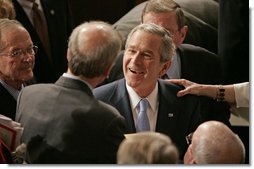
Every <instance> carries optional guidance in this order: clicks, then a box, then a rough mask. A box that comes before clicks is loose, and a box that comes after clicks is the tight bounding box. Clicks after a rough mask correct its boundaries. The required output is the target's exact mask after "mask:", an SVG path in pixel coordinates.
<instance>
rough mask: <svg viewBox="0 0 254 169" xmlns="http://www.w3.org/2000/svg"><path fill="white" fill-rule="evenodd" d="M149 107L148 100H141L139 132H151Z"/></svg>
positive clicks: (138, 122) (138, 121)
mask: <svg viewBox="0 0 254 169" xmlns="http://www.w3.org/2000/svg"><path fill="white" fill-rule="evenodd" d="M148 105H149V102H148V100H147V99H141V100H140V101H139V113H138V120H137V132H141V131H149V130H150V124H149V119H148V116H147V108H148Z"/></svg>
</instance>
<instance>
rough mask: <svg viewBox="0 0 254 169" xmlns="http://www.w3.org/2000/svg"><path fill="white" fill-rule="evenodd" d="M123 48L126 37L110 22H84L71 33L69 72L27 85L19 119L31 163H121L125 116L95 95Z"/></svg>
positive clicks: (18, 105)
mask: <svg viewBox="0 0 254 169" xmlns="http://www.w3.org/2000/svg"><path fill="white" fill-rule="evenodd" d="M120 48H121V38H120V37H119V34H118V33H117V32H116V31H115V30H114V29H113V28H112V26H111V25H109V24H106V23H104V22H98V21H97V22H95V21H93V22H85V23H83V24H81V25H80V26H78V27H77V28H75V29H74V30H73V33H72V34H71V36H70V39H69V48H68V52H67V59H68V63H69V64H68V65H69V68H68V71H67V73H64V74H63V75H62V76H61V77H60V78H59V79H58V80H57V82H56V83H55V84H35V85H30V86H27V87H25V88H24V90H22V92H21V93H20V95H19V99H18V102H17V115H16V121H18V122H20V123H21V125H22V126H23V127H24V132H23V135H22V142H23V143H25V144H26V145H27V152H26V155H27V157H26V161H27V162H28V163H38V164H42V163H46V164H49V163H55V164H63V163H67V164H68V163H69V164H73V163H76V164H101V163H102V164H107V163H111V164H112V163H116V153H117V150H118V146H119V145H120V143H121V141H122V140H123V139H124V138H125V137H124V130H125V124H124V118H123V117H122V116H121V115H120V113H119V112H118V111H117V110H116V109H115V108H113V107H112V106H110V105H107V104H105V103H103V102H101V101H98V100H97V99H95V98H94V96H93V93H92V88H93V87H95V86H96V85H97V84H98V83H99V82H101V81H103V80H104V79H105V77H106V76H107V75H108V74H109V71H110V69H111V68H112V63H113V62H114V60H115V58H116V56H117V52H118V51H119V50H120ZM102 60H103V62H102ZM33 96H36V97H33Z"/></svg>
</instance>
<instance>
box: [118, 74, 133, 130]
mask: <svg viewBox="0 0 254 169" xmlns="http://www.w3.org/2000/svg"><path fill="white" fill-rule="evenodd" d="M117 85H118V87H117V91H116V94H117V97H116V98H117V99H116V100H115V101H114V102H115V103H114V104H115V107H116V108H117V109H118V110H119V112H120V113H121V114H122V115H123V116H124V117H125V120H126V130H127V133H135V132H136V128H135V125H134V120H133V115H132V110H131V105H130V99H129V95H128V92H127V90H126V86H125V80H124V79H122V80H120V81H118V83H117Z"/></svg>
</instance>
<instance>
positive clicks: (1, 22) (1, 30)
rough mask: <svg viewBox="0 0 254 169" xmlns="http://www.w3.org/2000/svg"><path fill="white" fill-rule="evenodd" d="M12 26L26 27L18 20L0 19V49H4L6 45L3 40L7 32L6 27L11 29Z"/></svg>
mask: <svg viewBox="0 0 254 169" xmlns="http://www.w3.org/2000/svg"><path fill="white" fill-rule="evenodd" d="M10 28H22V29H25V28H24V27H23V25H22V24H21V23H20V22H19V21H17V20H12V19H8V18H2V19H0V50H2V49H3V48H4V46H5V44H4V43H5V42H4V41H3V40H2V35H3V34H5V31H6V29H10Z"/></svg>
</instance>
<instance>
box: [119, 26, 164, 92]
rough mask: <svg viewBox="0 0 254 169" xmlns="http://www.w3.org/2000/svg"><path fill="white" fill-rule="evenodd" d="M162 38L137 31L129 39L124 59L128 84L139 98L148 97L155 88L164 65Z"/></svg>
mask: <svg viewBox="0 0 254 169" xmlns="http://www.w3.org/2000/svg"><path fill="white" fill-rule="evenodd" d="M161 44H162V39H161V37H160V36H158V35H155V34H151V33H148V32H144V31H140V30H139V31H136V32H134V33H133V34H132V36H131V37H130V39H129V43H128V45H127V48H126V50H125V54H124V59H123V71H124V76H125V79H126V81H127V84H128V85H129V86H131V87H132V88H133V89H134V90H135V91H136V92H137V94H138V95H139V96H141V97H146V96H147V94H149V93H150V92H151V91H152V90H153V89H154V87H155V84H156V82H157V79H158V78H159V76H160V72H161V70H162V67H163V65H164V64H162V63H161V62H160V57H161V53H160V47H161Z"/></svg>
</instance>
